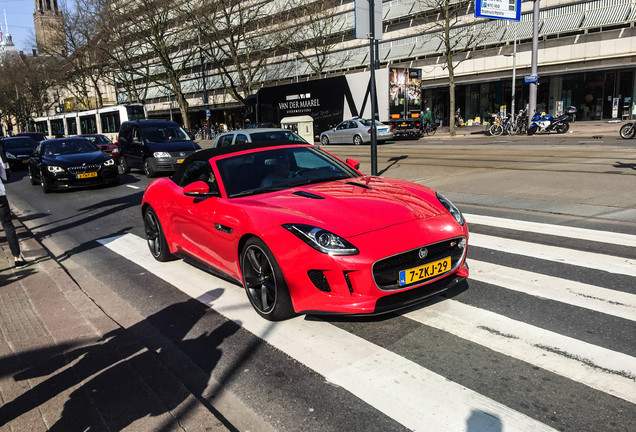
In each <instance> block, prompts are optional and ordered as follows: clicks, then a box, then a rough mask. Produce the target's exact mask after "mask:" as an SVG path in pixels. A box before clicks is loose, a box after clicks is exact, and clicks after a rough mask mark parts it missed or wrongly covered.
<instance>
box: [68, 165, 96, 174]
mask: <svg viewBox="0 0 636 432" xmlns="http://www.w3.org/2000/svg"><path fill="white" fill-rule="evenodd" d="M100 168H101V164H92V165H80V166H74V167H70V168H67V169H68V172H70V173H71V174H83V173H89V172H95V171H99V169H100Z"/></svg>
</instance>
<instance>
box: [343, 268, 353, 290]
mask: <svg viewBox="0 0 636 432" xmlns="http://www.w3.org/2000/svg"><path fill="white" fill-rule="evenodd" d="M342 273H343V274H344V278H345V280H346V281H347V286H348V287H349V292H350V293H351V294H353V285H352V284H351V279H349V272H342Z"/></svg>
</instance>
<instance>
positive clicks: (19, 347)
mask: <svg viewBox="0 0 636 432" xmlns="http://www.w3.org/2000/svg"><path fill="white" fill-rule="evenodd" d="M622 124H624V123H607V122H576V123H574V124H572V126H571V128H570V132H569V133H568V135H569V136H572V137H576V138H581V139H591V140H598V139H606V138H609V139H613V138H618V139H620V137H619V135H618V130H619V128H620V126H621V125H622ZM483 130H484V127H483V126H473V127H462V128H458V131H457V136H459V137H462V138H467V137H470V138H475V139H480V138H481V139H482V140H484V142H486V140H487V142H489V143H491V142H493V140H496V139H498V138H497V137H487V136H486V135H485V134H483ZM552 136H556V134H552ZM435 138H439V139H452V137H450V135H449V133H448V129H447V128H440V130H439V131H438V132H437V134H436V135H435ZM511 138H512V137H509V138H508V139H511ZM429 139H430V138H427V137H425V138H422V140H421V142H422V143H426V140H429ZM634 143H635V144H636V141H634ZM8 192H9V199H10V193H11V188H10V186H9V188H8ZM471 197H472V198H471ZM454 198H455V197H452V199H454ZM473 198H474V199H478V198H479V197H477V196H472V195H471V196H466V197H463V199H461V200H460V202H464V203H468V204H478V203H476V202H475V203H473V202H472V201H474V199H473ZM550 198H551V197H550V196H548V195H546V197H545V202H549V201H550ZM482 204H486V205H488V204H487V203H482ZM526 204H527V201H526ZM511 205H513V204H511ZM540 208H541V209H545V204H542V206H541V207H540ZM632 210H633V209H632ZM630 218H631V216H630ZM618 219H619V218H617V219H616V220H618ZM14 222H15V224H16V227H17V231H18V234H19V237H20V243H21V246H22V249H23V254H24V256H25V257H26V259H27V260H29V261H30V265H29V266H27V267H25V268H22V269H14V268H13V259H12V257H11V254H10V252H9V249H8V246H7V243H6V239H5V238H4V233H3V232H1V231H0V405H1V406H0V432H4V431H29V432H31V431H46V430H54V431H55V430H58V431H71V430H87V429H88V428H90V430H93V431H101V430H103V431H109V430H135V431H138V430H165V431H172V430H175V431H198V430H204V431H225V430H232V426H231V425H228V424H227V422H226V421H225V420H224V419H223V418H222V417H221V416H220V415H216V414H214V413H211V411H210V407H209V406H207V405H206V404H205V402H204V401H202V400H200V399H199V398H197V397H196V396H194V395H193V394H192V393H191V392H190V391H189V390H188V388H186V387H185V385H184V384H182V383H181V380H180V379H178V378H177V377H176V376H175V374H174V373H173V371H171V370H170V369H168V367H167V366H166V365H165V364H164V363H162V362H161V361H160V359H159V358H158V356H157V353H156V352H155V351H153V350H151V349H149V348H148V345H146V344H143V343H141V342H140V340H139V339H138V338H137V337H135V334H134V329H133V330H131V327H133V326H134V325H133V326H130V327H129V326H127V325H122V324H120V323H118V322H117V321H115V320H114V319H113V318H112V317H110V316H108V315H107V314H106V313H105V312H104V311H103V310H102V309H101V308H100V307H99V305H98V304H97V303H96V302H95V301H94V298H95V295H94V294H93V293H91V292H89V291H87V290H85V289H84V288H82V286H81V285H82V284H78V283H77V282H76V281H75V280H73V279H72V278H71V277H70V276H69V274H67V273H66V272H65V270H64V269H63V267H62V266H60V265H59V264H58V263H57V261H56V259H55V256H54V254H52V253H51V252H50V251H49V250H47V249H46V248H45V247H44V246H43V245H42V244H41V243H40V242H39V241H38V240H37V239H36V238H35V237H34V236H33V235H32V234H31V233H30V232H29V231H28V230H27V229H26V228H25V226H24V225H23V224H22V223H21V222H20V221H19V220H17V219H16V220H14Z"/></svg>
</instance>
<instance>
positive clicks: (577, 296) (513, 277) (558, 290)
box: [468, 259, 636, 321]
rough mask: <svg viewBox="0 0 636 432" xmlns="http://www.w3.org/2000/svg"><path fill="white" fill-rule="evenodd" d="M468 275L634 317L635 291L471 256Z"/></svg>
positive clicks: (591, 308)
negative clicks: (570, 278) (608, 287)
mask: <svg viewBox="0 0 636 432" xmlns="http://www.w3.org/2000/svg"><path fill="white" fill-rule="evenodd" d="M468 265H469V267H470V279H472V280H477V281H481V282H485V283H488V284H492V285H497V286H499V287H502V288H506V289H509V290H514V291H518V292H522V293H525V294H530V295H532V296H535V297H542V298H547V299H550V300H554V301H558V302H561V303H567V304H570V305H573V306H578V307H582V308H585V309H590V310H593V311H596V312H601V313H604V314H608V315H613V316H617V317H620V318H625V319H628V320H631V321H636V295H633V294H629V293H625V292H621V291H615V290H611V289H607V288H601V287H597V286H594V285H589V284H585V283H582V282H576V281H571V280H569V279H562V278H558V277H554V276H546V275H542V274H539V273H533V272H529V271H525V270H519V269H516V268H512V267H505V266H501V265H498V264H492V263H488V262H484V261H477V260H473V259H469V260H468Z"/></svg>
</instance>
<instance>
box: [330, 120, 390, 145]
mask: <svg viewBox="0 0 636 432" xmlns="http://www.w3.org/2000/svg"><path fill="white" fill-rule="evenodd" d="M371 125H372V123H371V120H367V119H361V118H354V119H351V120H345V121H343V122H342V123H340V124H339V125H338V126H336V127H335V128H333V129H330V130H328V131H324V132H323V133H321V134H320V143H321V144H322V145H327V144H350V143H353V144H355V145H360V144H369V143H371ZM375 126H376V128H377V131H378V135H377V137H378V142H380V141H386V140H390V139H393V132H392V131H391V126H389V125H385V124H384V123H381V122H379V121H377V120H376V122H375Z"/></svg>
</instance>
